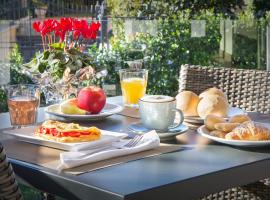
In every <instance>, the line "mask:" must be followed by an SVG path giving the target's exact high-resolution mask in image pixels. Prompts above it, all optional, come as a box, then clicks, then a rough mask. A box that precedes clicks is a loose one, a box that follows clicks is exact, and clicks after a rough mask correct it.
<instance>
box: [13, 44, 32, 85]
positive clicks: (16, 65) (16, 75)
mask: <svg viewBox="0 0 270 200" xmlns="http://www.w3.org/2000/svg"><path fill="white" fill-rule="evenodd" d="M9 60H10V84H19V83H32V81H31V79H30V78H29V77H27V76H26V75H25V74H22V73H21V71H22V65H23V57H22V55H21V53H20V50H19V46H18V45H17V44H16V45H15V46H14V47H13V49H12V50H11V53H10V56H9Z"/></svg>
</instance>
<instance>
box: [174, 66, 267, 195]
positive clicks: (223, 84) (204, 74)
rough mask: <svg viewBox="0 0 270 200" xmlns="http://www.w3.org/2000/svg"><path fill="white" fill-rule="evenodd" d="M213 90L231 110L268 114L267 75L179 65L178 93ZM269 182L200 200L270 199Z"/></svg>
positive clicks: (257, 183) (248, 71)
mask: <svg viewBox="0 0 270 200" xmlns="http://www.w3.org/2000/svg"><path fill="white" fill-rule="evenodd" d="M213 86H216V87H218V88H220V89H222V90H223V91H224V92H225V93H226V94H227V97H228V100H229V103H230V105H231V106H236V107H240V108H242V109H244V110H247V111H256V112H260V113H267V114H269V113H270V72H268V71H258V70H244V69H232V68H220V67H202V66H194V65H182V66H181V70H180V80H179V92H180V91H183V90H190V91H193V92H195V93H197V94H199V93H201V92H202V91H204V90H205V89H207V88H210V87H213ZM269 185H270V180H269V179H265V180H262V181H258V182H256V183H252V184H248V185H245V186H242V187H235V188H232V189H228V190H225V191H222V192H219V193H215V194H211V195H208V196H206V197H203V198H202V199H203V200H212V199H215V200H221V199H230V200H231V199H233V200H240V199H248V200H264V199H270V187H269Z"/></svg>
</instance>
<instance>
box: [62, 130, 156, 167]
mask: <svg viewBox="0 0 270 200" xmlns="http://www.w3.org/2000/svg"><path fill="white" fill-rule="evenodd" d="M128 141H129V140H121V141H119V142H114V143H113V144H112V145H111V146H106V147H101V148H96V149H91V150H88V151H78V152H64V153H61V154H60V162H61V164H60V165H59V166H58V169H59V170H63V169H69V168H73V167H77V166H80V165H84V164H89V163H94V162H98V161H101V160H106V159H110V158H115V157H119V156H124V155H129V154H134V153H138V152H141V151H146V150H150V149H153V148H155V147H158V146H159V144H160V140H159V136H158V134H157V133H156V131H150V132H148V133H145V134H144V135H143V138H142V139H141V141H140V142H139V143H138V144H137V145H136V146H135V147H130V148H127V147H123V146H124V145H125V144H126V143H127V142H128Z"/></svg>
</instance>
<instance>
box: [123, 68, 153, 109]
mask: <svg viewBox="0 0 270 200" xmlns="http://www.w3.org/2000/svg"><path fill="white" fill-rule="evenodd" d="M119 74H120V82H121V89H122V95H123V100H124V104H125V106H131V107H133V106H138V103H139V99H140V98H141V97H143V96H144V95H145V92H146V86H147V78H148V70H146V69H122V70H120V71H119Z"/></svg>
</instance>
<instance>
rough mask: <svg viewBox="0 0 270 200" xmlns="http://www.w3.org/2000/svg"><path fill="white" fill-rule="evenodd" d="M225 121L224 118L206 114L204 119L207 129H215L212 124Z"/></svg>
mask: <svg viewBox="0 0 270 200" xmlns="http://www.w3.org/2000/svg"><path fill="white" fill-rule="evenodd" d="M225 122H226V121H225V119H224V118H222V117H218V116H215V115H207V116H206V118H205V120H204V124H205V126H206V128H207V129H208V130H209V131H212V130H215V127H214V126H215V124H216V123H225Z"/></svg>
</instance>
